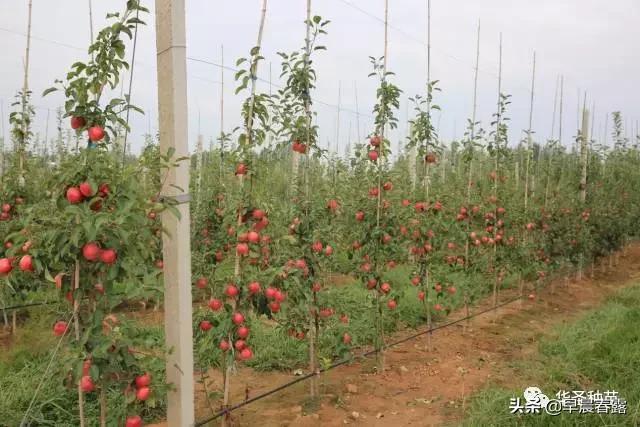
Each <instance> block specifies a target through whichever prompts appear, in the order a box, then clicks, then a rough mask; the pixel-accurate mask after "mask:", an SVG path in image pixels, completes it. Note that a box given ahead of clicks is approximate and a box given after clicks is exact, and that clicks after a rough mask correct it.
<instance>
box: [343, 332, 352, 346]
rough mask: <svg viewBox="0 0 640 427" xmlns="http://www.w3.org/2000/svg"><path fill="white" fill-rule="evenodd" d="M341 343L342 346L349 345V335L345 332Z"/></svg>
mask: <svg viewBox="0 0 640 427" xmlns="http://www.w3.org/2000/svg"><path fill="white" fill-rule="evenodd" d="M342 342H343V344H346V345H349V344H351V335H349V334H348V333H346V332H345V333H344V334H343V335H342Z"/></svg>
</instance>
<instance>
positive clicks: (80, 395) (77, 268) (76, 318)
mask: <svg viewBox="0 0 640 427" xmlns="http://www.w3.org/2000/svg"><path fill="white" fill-rule="evenodd" d="M79 288H80V261H79V260H77V259H76V265H75V270H74V274H73V327H74V330H75V334H76V341H78V342H79V341H80V319H79V316H78V310H79V308H80V301H79V298H78V295H77V293H78V289H79ZM78 412H79V417H80V427H84V426H85V419H84V395H83V392H82V387H81V383H80V381H78Z"/></svg>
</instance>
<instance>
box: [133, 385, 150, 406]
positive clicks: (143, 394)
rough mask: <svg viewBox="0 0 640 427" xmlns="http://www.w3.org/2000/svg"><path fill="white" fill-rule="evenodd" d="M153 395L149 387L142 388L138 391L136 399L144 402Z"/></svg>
mask: <svg viewBox="0 0 640 427" xmlns="http://www.w3.org/2000/svg"><path fill="white" fill-rule="evenodd" d="M150 394H151V389H150V388H149V387H140V388H139V389H138V391H136V399H138V400H140V401H142V402H144V401H145V400H147V399H148V398H149V395H150Z"/></svg>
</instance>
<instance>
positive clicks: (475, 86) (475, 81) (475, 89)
mask: <svg viewBox="0 0 640 427" xmlns="http://www.w3.org/2000/svg"><path fill="white" fill-rule="evenodd" d="M479 67H480V21H479V20H478V39H477V44H476V66H475V71H474V77H473V111H472V113H471V147H473V143H474V141H475V136H476V134H475V132H476V112H477V109H478V69H479ZM470 149H471V150H473V148H470ZM472 177H473V154H471V156H470V158H469V170H468V176H467V203H466V205H467V209H468V208H469V204H470V203H471V184H472ZM468 235H469V221H467V236H468ZM464 265H465V269H466V268H467V266H468V265H469V239H468V238H467V239H466V242H465V244H464Z"/></svg>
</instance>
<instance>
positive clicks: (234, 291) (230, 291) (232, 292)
mask: <svg viewBox="0 0 640 427" xmlns="http://www.w3.org/2000/svg"><path fill="white" fill-rule="evenodd" d="M224 293H225V295H226V296H228V297H229V298H235V297H237V296H238V293H239V291H238V288H237V287H236V285H234V284H232V283H230V284H228V285H227V287H226V289H225V290H224Z"/></svg>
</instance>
